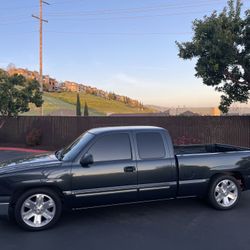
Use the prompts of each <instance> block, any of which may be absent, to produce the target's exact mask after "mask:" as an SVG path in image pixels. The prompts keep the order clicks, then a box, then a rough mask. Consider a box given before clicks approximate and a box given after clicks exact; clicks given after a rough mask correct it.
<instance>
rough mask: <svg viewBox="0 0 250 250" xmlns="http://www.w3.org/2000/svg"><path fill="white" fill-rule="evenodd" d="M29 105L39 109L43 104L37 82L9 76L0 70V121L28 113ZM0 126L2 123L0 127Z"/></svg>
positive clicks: (18, 76)
mask: <svg viewBox="0 0 250 250" xmlns="http://www.w3.org/2000/svg"><path fill="white" fill-rule="evenodd" d="M30 103H33V104H35V105H36V107H41V106H42V104H43V99H42V92H40V85H39V82H37V81H36V80H27V79H26V78H25V77H24V76H22V75H13V76H9V74H8V73H7V72H5V71H4V70H1V69H0V115H1V116H2V120H5V119H7V118H8V117H17V116H18V114H20V113H24V112H28V111H29V110H30V108H29V104H30ZM2 125H3V122H2V123H1V125H0V127H1V126H2Z"/></svg>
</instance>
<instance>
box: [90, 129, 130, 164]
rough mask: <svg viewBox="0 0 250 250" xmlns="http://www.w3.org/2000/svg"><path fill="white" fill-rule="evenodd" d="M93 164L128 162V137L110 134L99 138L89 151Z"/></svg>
mask: <svg viewBox="0 0 250 250" xmlns="http://www.w3.org/2000/svg"><path fill="white" fill-rule="evenodd" d="M88 153H89V154H92V155H93V158H94V162H100V161H117V160H129V159H131V158H132V153H131V145H130V139H129V135H128V134H126V133H119V134H110V135H104V136H102V137H100V138H99V139H98V140H97V141H96V142H95V143H94V145H93V146H92V147H91V148H90V149H89V151H88Z"/></svg>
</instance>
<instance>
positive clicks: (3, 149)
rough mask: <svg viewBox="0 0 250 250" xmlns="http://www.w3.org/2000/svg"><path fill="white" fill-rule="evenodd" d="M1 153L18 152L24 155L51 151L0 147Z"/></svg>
mask: <svg viewBox="0 0 250 250" xmlns="http://www.w3.org/2000/svg"><path fill="white" fill-rule="evenodd" d="M0 151H16V152H24V153H47V152H49V151H46V150H40V149H30V148H13V147H0Z"/></svg>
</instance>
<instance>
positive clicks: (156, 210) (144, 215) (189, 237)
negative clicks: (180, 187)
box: [0, 151, 250, 250]
mask: <svg viewBox="0 0 250 250" xmlns="http://www.w3.org/2000/svg"><path fill="white" fill-rule="evenodd" d="M22 155H23V153H22ZM25 155H28V153H26V154H25ZM18 157H20V153H17V152H8V151H2V152H0V161H3V160H6V159H13V158H18ZM249 228H250V192H245V193H243V194H242V197H241V202H240V204H239V206H238V207H236V208H235V209H233V210H231V211H217V210H214V209H213V208H211V207H210V206H209V205H207V204H206V202H204V201H202V200H199V199H182V200H169V201H161V202H156V203H144V204H136V205H126V206H115V207H107V208H97V209H90V210H82V211H77V212H67V213H64V214H63V216H62V218H61V220H60V222H59V223H58V224H57V225H56V226H55V227H54V228H52V229H50V230H47V231H42V232H35V233H33V232H25V231H23V230H22V229H19V228H18V227H17V226H16V225H15V224H13V223H10V222H9V221H8V220H6V219H3V218H1V219H0V249H1V250H9V249H13V250H16V249H18V250H30V249H32V250H34V249H36V250H39V249H43V250H45V249H46V250H50V249H60V250H64V249H65V250H66V249H81V250H82V249H86V250H92V249H93V250H96V249H108V250H112V249H115V250H123V249H126V250H130V249H131V250H132V249H140V250H144V249H145V250H147V249H150V250H153V249H155V250H158V249H164V250H167V249H169V250H176V249H191V250H196V249H197V250H206V249H209V250H211V249H215V250H224V249H227V250H231V249H240V250H249V249H250V229H249Z"/></svg>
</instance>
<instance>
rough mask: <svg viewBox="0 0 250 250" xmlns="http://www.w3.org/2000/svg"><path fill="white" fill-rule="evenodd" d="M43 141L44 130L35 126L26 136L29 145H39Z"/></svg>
mask: <svg viewBox="0 0 250 250" xmlns="http://www.w3.org/2000/svg"><path fill="white" fill-rule="evenodd" d="M41 142H42V130H41V129H37V128H33V129H32V130H31V131H30V132H29V133H28V134H27V136H26V144H27V145H28V146H32V147H33V146H38V145H40V144H41Z"/></svg>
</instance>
